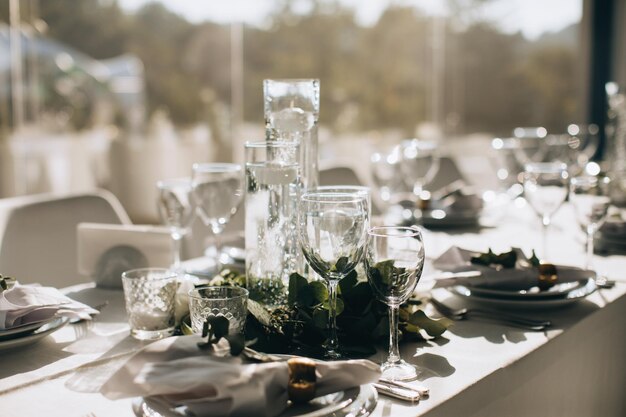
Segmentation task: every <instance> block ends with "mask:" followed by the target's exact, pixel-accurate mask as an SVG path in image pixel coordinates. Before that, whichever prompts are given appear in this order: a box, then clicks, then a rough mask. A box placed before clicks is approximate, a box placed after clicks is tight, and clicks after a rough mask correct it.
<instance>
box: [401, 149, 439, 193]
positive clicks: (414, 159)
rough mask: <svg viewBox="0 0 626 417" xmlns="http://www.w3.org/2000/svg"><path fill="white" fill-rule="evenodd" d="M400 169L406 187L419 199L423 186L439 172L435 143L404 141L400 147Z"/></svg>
mask: <svg viewBox="0 0 626 417" xmlns="http://www.w3.org/2000/svg"><path fill="white" fill-rule="evenodd" d="M400 149H401V161H400V167H401V171H402V174H404V180H405V182H406V184H407V186H409V187H412V188H413V194H415V196H416V197H417V198H418V200H419V199H420V197H421V195H422V191H423V189H424V185H425V184H427V183H429V182H430V181H432V179H433V177H434V176H435V174H437V171H438V170H439V153H438V145H437V142H436V141H432V140H424V139H411V140H405V141H403V142H402V144H401V145H400Z"/></svg>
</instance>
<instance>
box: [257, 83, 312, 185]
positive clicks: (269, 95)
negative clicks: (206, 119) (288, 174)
mask: <svg viewBox="0 0 626 417" xmlns="http://www.w3.org/2000/svg"><path fill="white" fill-rule="evenodd" d="M263 109H264V114H265V129H266V137H267V140H279V141H286V142H294V141H295V142H299V143H300V160H299V163H300V166H301V169H302V184H303V186H304V188H305V189H311V188H314V187H316V186H317V185H318V183H319V167H318V138H317V124H318V120H319V113H320V81H319V80H317V79H282V80H264V81H263Z"/></svg>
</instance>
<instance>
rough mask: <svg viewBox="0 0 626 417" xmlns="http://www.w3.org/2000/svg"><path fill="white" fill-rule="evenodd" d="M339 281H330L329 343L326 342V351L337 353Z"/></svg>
mask: <svg viewBox="0 0 626 417" xmlns="http://www.w3.org/2000/svg"><path fill="white" fill-rule="evenodd" d="M338 283H339V280H336V279H330V280H328V297H329V306H328V307H329V308H328V341H327V342H326V349H327V350H328V351H332V352H335V351H337V348H339V341H338V340H337V284H338Z"/></svg>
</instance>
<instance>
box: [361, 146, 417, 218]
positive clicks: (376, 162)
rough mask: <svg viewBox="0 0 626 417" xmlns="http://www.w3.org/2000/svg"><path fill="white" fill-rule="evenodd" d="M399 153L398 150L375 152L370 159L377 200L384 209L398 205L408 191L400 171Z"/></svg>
mask: <svg viewBox="0 0 626 417" xmlns="http://www.w3.org/2000/svg"><path fill="white" fill-rule="evenodd" d="M401 159H402V157H401V152H400V149H399V148H396V149H394V150H392V151H391V152H376V153H374V154H372V156H371V157H370V169H371V172H372V180H373V181H374V185H375V187H376V189H377V195H376V197H377V199H378V200H380V201H381V202H382V204H383V205H384V206H385V208H389V207H390V206H391V205H393V204H396V203H398V202H399V201H400V200H402V199H403V197H404V195H406V193H407V192H408V191H409V188H410V189H412V188H413V187H412V185H411V187H409V188H407V186H406V184H405V183H404V180H403V175H402V172H401V169H400V162H401Z"/></svg>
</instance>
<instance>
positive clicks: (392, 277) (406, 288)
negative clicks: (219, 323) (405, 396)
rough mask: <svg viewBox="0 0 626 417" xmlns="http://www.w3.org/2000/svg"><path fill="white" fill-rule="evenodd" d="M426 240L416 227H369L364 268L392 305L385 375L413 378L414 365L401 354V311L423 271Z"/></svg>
mask: <svg viewBox="0 0 626 417" xmlns="http://www.w3.org/2000/svg"><path fill="white" fill-rule="evenodd" d="M423 267H424V243H423V239H422V234H421V233H420V231H419V229H417V228H416V227H414V226H413V227H400V226H379V227H372V228H371V229H369V231H368V243H367V251H366V254H365V270H366V272H367V280H368V281H369V283H370V285H371V286H372V289H373V290H374V295H375V296H376V298H377V299H378V300H380V301H381V302H383V303H385V304H387V305H388V306H389V356H388V358H387V360H386V361H385V363H383V364H382V365H381V369H382V372H383V377H384V378H387V379H390V380H410V379H415V378H416V377H417V370H416V369H415V367H414V366H413V365H411V364H409V363H407V362H405V361H404V360H402V358H401V357H400V351H399V349H398V311H399V307H400V305H401V304H402V303H404V302H406V301H407V300H408V299H409V297H410V296H411V294H412V293H413V290H414V289H415V286H416V285H417V282H418V281H419V279H420V277H421V275H422V269H423Z"/></svg>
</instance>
